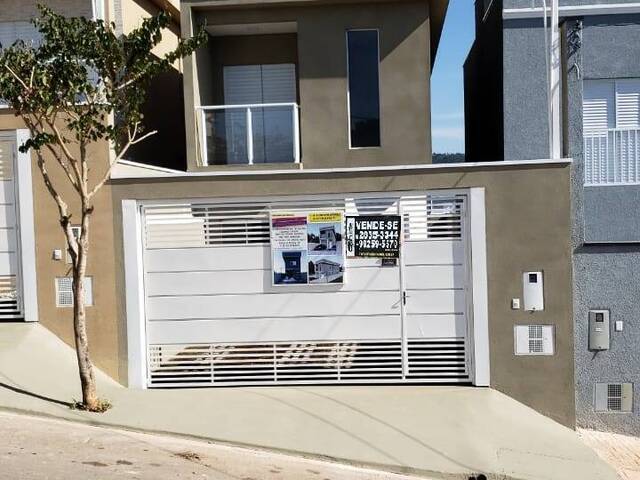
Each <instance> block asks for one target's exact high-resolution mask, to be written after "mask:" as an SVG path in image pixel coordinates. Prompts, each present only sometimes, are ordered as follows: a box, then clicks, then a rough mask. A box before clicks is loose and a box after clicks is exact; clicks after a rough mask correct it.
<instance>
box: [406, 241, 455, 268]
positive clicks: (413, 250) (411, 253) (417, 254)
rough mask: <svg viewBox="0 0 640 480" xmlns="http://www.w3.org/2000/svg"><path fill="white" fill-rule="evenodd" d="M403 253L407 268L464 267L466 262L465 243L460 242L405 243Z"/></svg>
mask: <svg viewBox="0 0 640 480" xmlns="http://www.w3.org/2000/svg"><path fill="white" fill-rule="evenodd" d="M402 252H403V255H404V258H405V265H407V266H410V265H452V264H460V265H462V264H464V262H465V253H464V243H463V242H462V241H458V240H453V241H449V240H447V241H439V240H428V241H421V242H405V243H404V244H403V245H402Z"/></svg>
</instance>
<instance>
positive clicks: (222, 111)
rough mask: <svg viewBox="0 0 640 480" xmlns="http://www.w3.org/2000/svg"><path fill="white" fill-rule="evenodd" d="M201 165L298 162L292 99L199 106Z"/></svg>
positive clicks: (296, 110) (295, 109) (296, 121)
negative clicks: (287, 101)
mask: <svg viewBox="0 0 640 480" xmlns="http://www.w3.org/2000/svg"><path fill="white" fill-rule="evenodd" d="M198 111H199V117H198V118H199V123H200V131H201V146H202V152H203V158H202V163H203V165H253V164H261V163H300V116H299V107H298V105H297V104H295V103H262V104H251V105H217V106H206V107H198Z"/></svg>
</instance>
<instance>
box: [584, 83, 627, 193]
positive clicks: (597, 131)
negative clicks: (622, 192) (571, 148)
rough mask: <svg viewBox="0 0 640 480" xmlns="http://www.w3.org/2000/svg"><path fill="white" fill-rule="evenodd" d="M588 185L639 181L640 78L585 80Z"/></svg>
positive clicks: (586, 169) (585, 168)
mask: <svg viewBox="0 0 640 480" xmlns="http://www.w3.org/2000/svg"><path fill="white" fill-rule="evenodd" d="M582 121H583V130H584V132H583V134H584V171H585V184H586V185H622V184H636V185H637V184H640V79H617V80H614V79H611V80H585V82H584V94H583V115H582Z"/></svg>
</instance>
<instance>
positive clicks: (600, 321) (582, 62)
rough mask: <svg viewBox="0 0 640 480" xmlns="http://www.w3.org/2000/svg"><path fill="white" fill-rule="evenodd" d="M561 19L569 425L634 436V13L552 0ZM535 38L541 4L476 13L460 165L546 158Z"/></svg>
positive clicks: (638, 79)
mask: <svg viewBox="0 0 640 480" xmlns="http://www.w3.org/2000/svg"><path fill="white" fill-rule="evenodd" d="M559 12H560V20H561V29H560V32H561V62H560V72H561V75H560V78H561V87H560V90H561V98H562V148H563V153H564V155H565V156H566V157H571V158H572V159H573V168H572V174H571V205H572V229H571V243H572V257H573V303H574V327H575V355H576V356H575V372H576V415H577V423H578V425H580V426H583V427H588V428H596V429H606V430H614V431H619V432H623V433H631V434H638V433H640V414H639V413H638V392H637V390H638V389H637V384H638V380H639V377H638V372H640V368H639V367H640V365H639V364H638V355H637V337H638V328H639V325H638V319H639V318H640V307H639V306H638V301H637V298H638V292H639V291H640V277H639V276H638V269H637V266H638V262H639V261H640V247H639V245H640V230H639V225H640V221H639V216H638V210H639V208H638V207H640V203H639V202H640V197H639V194H640V177H639V176H638V168H639V167H640V153H639V152H640V150H639V149H638V141H639V140H640V139H639V135H640V133H639V128H640V101H639V99H640V66H639V65H638V61H637V60H638V58H640V41H639V40H640V6H639V5H638V3H637V2H631V1H619V0H616V1H598V2H594V1H588V0H585V1H570V0H567V1H564V0H562V1H561V2H560V8H559ZM543 32H544V25H543V16H542V8H541V2H531V1H524V0H522V1H517V0H505V1H493V2H481V1H477V2H476V41H475V44H474V46H473V48H472V50H471V53H470V55H469V57H468V59H467V62H466V65H465V89H466V91H465V101H466V115H467V138H466V141H467V152H468V154H469V157H470V158H469V160H471V161H483V160H494V159H496V158H498V159H501V160H505V161H510V160H517V159H534V158H540V157H544V156H546V155H548V153H547V152H548V151H549V143H548V138H549V136H548V132H549V127H548V125H549V122H548V117H547V112H548V108H547V104H548V103H547V98H548V97H547V94H546V91H545V85H546V84H547V83H546V71H547V68H546V62H545V39H544V33H543ZM480 119H482V121H481V122H480V121H479V120H480Z"/></svg>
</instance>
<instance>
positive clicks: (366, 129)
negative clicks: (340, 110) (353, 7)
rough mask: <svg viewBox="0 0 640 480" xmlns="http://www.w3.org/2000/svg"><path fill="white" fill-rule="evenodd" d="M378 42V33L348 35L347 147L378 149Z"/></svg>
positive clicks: (359, 32)
mask: <svg viewBox="0 0 640 480" xmlns="http://www.w3.org/2000/svg"><path fill="white" fill-rule="evenodd" d="M379 64H380V52H379V39H378V31H377V30H349V31H348V32H347V65H348V84H349V87H348V88H349V90H348V92H347V96H348V102H349V146H350V147H351V148H364V147H379V146H380V78H379Z"/></svg>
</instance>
